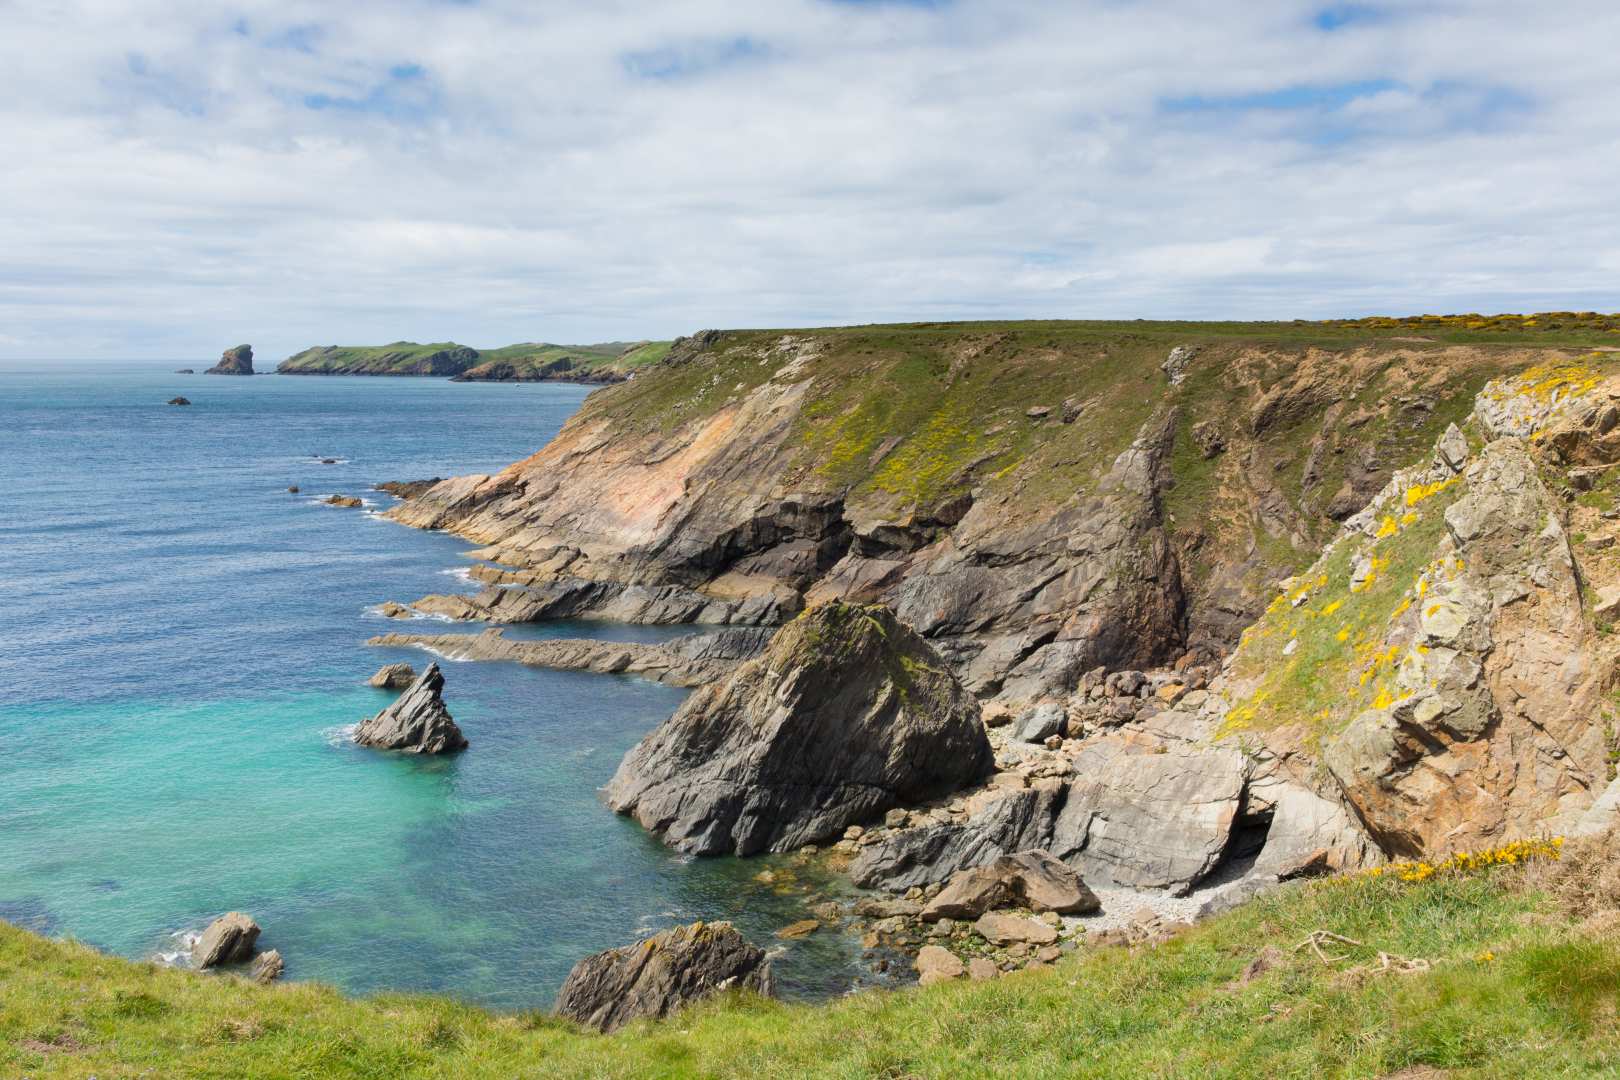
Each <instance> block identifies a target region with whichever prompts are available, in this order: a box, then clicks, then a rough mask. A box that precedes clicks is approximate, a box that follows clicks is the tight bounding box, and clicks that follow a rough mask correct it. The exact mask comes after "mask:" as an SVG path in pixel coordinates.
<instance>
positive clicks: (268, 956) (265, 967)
mask: <svg viewBox="0 0 1620 1080" xmlns="http://www.w3.org/2000/svg"><path fill="white" fill-rule="evenodd" d="M286 967H287V965H286V964H284V963H283V962H282V960H281V954H280V953H279V952H277V951H276V950H275V949H271V950H270V951H269V952H262V953H260V954H259V955H258V956H256V957H254V960H253V968H252V970H251V971H250V972H249V974H251V975H252V976H253V978H255V979H257V980H258V981H259V982H262V983H267V982H275V981H276V980H277V979H279V978H281V973H282V972H283V971H284V970H286Z"/></svg>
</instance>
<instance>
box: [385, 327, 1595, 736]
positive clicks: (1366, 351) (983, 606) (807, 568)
mask: <svg viewBox="0 0 1620 1080" xmlns="http://www.w3.org/2000/svg"><path fill="white" fill-rule="evenodd" d="M1407 329H1408V328H1407V327H1405V326H1404V325H1400V324H1396V325H1394V326H1393V327H1391V328H1389V329H1380V328H1368V327H1364V326H1361V325H1359V324H1347V325H1333V326H1328V325H1321V324H1250V325H1237V324H1152V323H1121V324H1094V323H1013V324H955V325H940V324H920V325H905V326H885V327H855V328H846V329H834V330H812V331H795V332H791V333H782V332H779V331H770V332H766V331H734V332H727V333H720V332H715V331H708V332H705V333H703V334H699V335H696V336H694V337H691V338H686V339H682V340H681V341H679V342H677V343H676V344H675V345H674V347H672V348H671V349H670V351H669V352H668V355H667V356H666V357H665V358H664V359H663V360H662V361H660V362H659V363H658V364H656V365H654V366H652V367H650V368H648V369H646V370H645V371H644V373H643V374H642V375H641V376H639V377H638V378H636V379H635V380H634V381H632V382H629V383H625V384H621V385H618V386H613V387H610V388H607V389H604V390H602V391H600V392H598V393H597V394H594V395H593V396H592V397H591V398H590V399H589V400H588V401H587V402H586V404H585V405H584V407H583V408H582V409H581V411H580V412H579V414H578V415H577V416H576V417H575V418H574V419H573V420H572V421H570V423H569V424H568V425H567V426H566V427H565V428H564V430H563V431H562V432H561V433H560V434H559V435H558V436H557V438H555V439H554V440H552V442H551V443H550V444H549V445H547V446H546V447H544V448H543V449H541V450H540V451H539V452H538V453H536V454H535V455H534V456H533V457H531V458H529V459H526V460H525V461H521V462H518V463H516V464H514V465H512V466H510V467H509V468H507V469H506V470H504V471H502V472H501V473H498V474H496V475H493V476H472V477H460V478H456V479H452V480H448V481H445V482H443V483H441V484H439V485H436V486H435V487H433V488H432V489H430V490H429V491H427V492H426V493H424V494H422V495H420V496H418V497H416V498H413V499H410V500H408V501H407V502H406V503H404V504H403V505H401V506H399V507H396V508H395V509H394V510H393V511H391V516H392V517H394V518H395V520H398V521H401V522H404V523H406V524H411V525H416V526H419V527H424V528H439V529H446V530H450V531H453V532H456V533H458V534H460V535H462V536H465V537H467V538H469V539H471V540H473V541H475V542H476V543H478V544H481V545H483V549H482V551H481V552H480V554H481V555H483V556H484V557H485V558H487V559H488V560H490V561H492V562H494V563H496V564H499V565H498V566H495V567H482V568H480V569H479V570H478V571H477V573H478V574H479V576H480V577H482V578H483V579H484V580H485V581H486V582H488V583H489V584H490V585H492V586H500V587H499V588H491V589H490V590H487V591H486V592H485V593H483V594H480V595H478V596H474V597H470V598H457V599H455V600H454V601H453V602H451V601H448V600H445V599H444V598H437V599H434V600H430V601H429V602H428V607H429V610H441V611H450V610H453V611H454V613H455V614H457V615H460V616H463V617H487V618H490V619H491V621H507V622H515V621H523V620H528V619H539V618H552V617H579V616H587V617H588V616H591V615H597V616H602V617H612V618H620V619H629V620H632V621H643V622H718V623H754V624H774V623H779V622H782V621H785V620H786V619H787V618H789V617H791V616H792V615H793V614H794V613H795V612H797V611H799V610H801V609H802V608H803V607H804V606H805V605H806V604H807V603H812V602H816V601H821V600H827V599H848V600H851V601H855V602H863V603H866V602H881V603H884V604H886V605H888V606H890V607H892V608H893V609H894V610H895V611H896V613H897V614H898V615H899V617H900V619H901V620H902V621H903V622H905V623H907V624H908V625H910V626H912V627H914V628H916V629H917V630H918V631H919V632H920V633H922V634H923V635H924V636H925V637H927V638H928V639H929V640H930V642H931V644H932V645H933V646H934V647H935V648H936V649H938V650H939V651H940V652H941V653H942V655H943V656H944V657H945V658H946V659H947V661H949V662H950V663H951V665H952V666H953V667H954V668H955V670H956V671H957V672H958V674H959V675H960V676H961V677H962V678H963V679H964V681H965V682H966V683H967V685H968V686H969V687H970V688H971V689H972V690H973V691H974V692H976V693H978V694H979V695H981V696H986V697H999V698H1000V699H1001V700H1003V701H1005V702H1008V703H1009V704H1015V703H1017V702H1019V701H1028V700H1035V699H1038V698H1040V697H1042V696H1046V695H1050V694H1053V693H1067V692H1068V691H1069V689H1071V688H1072V687H1073V686H1074V685H1075V682H1076V680H1077V679H1078V677H1079V676H1080V675H1081V674H1082V673H1083V672H1085V671H1088V670H1090V669H1092V668H1094V667H1098V666H1106V667H1109V668H1137V667H1146V666H1151V665H1156V664H1165V663H1177V662H1179V663H1181V664H1182V665H1183V666H1187V665H1189V664H1193V663H1197V662H1207V661H1210V660H1213V659H1215V658H1217V657H1219V656H1221V655H1223V654H1224V653H1225V652H1226V651H1227V650H1229V649H1230V648H1231V647H1232V646H1233V645H1235V644H1236V642H1237V639H1238V635H1239V633H1240V632H1241V631H1242V629H1243V628H1244V627H1245V626H1247V625H1249V624H1250V623H1251V622H1252V621H1253V620H1254V619H1256V618H1257V617H1259V616H1260V615H1261V614H1262V613H1263V612H1264V611H1265V609H1266V606H1267V604H1268V603H1269V602H1270V600H1271V598H1272V595H1273V594H1274V585H1275V582H1276V581H1277V580H1279V579H1281V578H1284V577H1287V576H1289V575H1292V574H1295V573H1298V572H1299V571H1301V570H1303V569H1305V568H1306V567H1308V566H1309V565H1310V564H1311V563H1312V562H1313V561H1314V560H1315V558H1316V556H1317V554H1318V552H1319V551H1320V550H1321V548H1322V546H1323V544H1325V543H1326V542H1327V541H1328V540H1330V539H1331V538H1332V537H1333V536H1334V535H1335V533H1336V532H1337V531H1338V529H1339V527H1340V524H1341V522H1343V521H1344V520H1346V519H1348V518H1350V517H1351V515H1353V514H1354V513H1356V512H1357V511H1358V510H1360V509H1361V508H1362V507H1363V506H1364V505H1365V504H1366V502H1367V501H1368V500H1369V499H1370V498H1372V497H1373V496H1374V495H1375V494H1376V493H1377V492H1378V491H1379V490H1380V489H1381V488H1383V487H1384V486H1385V484H1386V483H1387V481H1388V480H1389V478H1390V476H1391V475H1392V473H1393V471H1394V470H1395V469H1396V468H1398V467H1400V466H1403V465H1405V464H1407V463H1408V462H1410V461H1411V460H1414V459H1415V458H1417V457H1420V456H1422V455H1424V454H1426V453H1427V452H1428V449H1429V447H1430V446H1431V445H1432V444H1433V443H1434V441H1435V439H1437V438H1438V437H1439V436H1440V434H1441V433H1442V432H1443V431H1444V430H1445V429H1446V427H1447V426H1448V425H1449V424H1451V423H1453V422H1455V421H1459V420H1462V419H1464V418H1465V417H1466V416H1467V415H1468V413H1469V411H1470V409H1471V408H1472V406H1473V402H1474V397H1475V394H1476V393H1477V392H1478V391H1479V389H1480V388H1481V387H1482V386H1483V385H1484V383H1485V382H1486V381H1487V380H1488V379H1490V378H1492V377H1495V376H1498V375H1501V374H1504V373H1508V372H1513V371H1517V370H1521V369H1523V368H1525V367H1528V366H1531V365H1532V364H1534V363H1536V362H1538V361H1543V360H1546V359H1548V358H1549V357H1551V358H1553V359H1558V358H1568V357H1570V356H1574V355H1576V352H1575V350H1574V349H1572V348H1571V347H1570V344H1572V343H1573V340H1574V338H1575V337H1579V336H1580V334H1579V333H1576V334H1574V335H1573V337H1572V336H1571V334H1568V333H1563V334H1546V335H1544V337H1543V338H1542V339H1541V340H1542V341H1543V342H1544V343H1543V344H1496V342H1497V341H1499V340H1500V339H1501V334H1500V333H1498V334H1496V336H1490V333H1489V332H1487V331H1483V330H1482V331H1479V332H1478V333H1473V332H1470V331H1467V330H1449V329H1448V331H1447V334H1448V336H1449V337H1450V338H1451V340H1447V341H1440V340H1434V339H1431V338H1414V337H1413V336H1412V335H1411V334H1409V333H1407V334H1403V333H1399V332H1398V331H1403V330H1407ZM1582 333H1584V331H1582ZM1592 333H1600V331H1592ZM435 605H436V606H435Z"/></svg>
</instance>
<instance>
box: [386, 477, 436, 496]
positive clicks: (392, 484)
mask: <svg viewBox="0 0 1620 1080" xmlns="http://www.w3.org/2000/svg"><path fill="white" fill-rule="evenodd" d="M442 483H444V477H442V476H435V477H433V478H432V479H431V480H385V481H383V482H382V483H380V484H378V485H377V486H376V488H374V489H373V490H376V491H381V492H385V493H386V494H389V495H392V496H393V497H394V498H396V499H414V498H416V497H417V496H418V495H425V494H427V492H428V491H430V490H432V488H433V486H434V485H435V484H442Z"/></svg>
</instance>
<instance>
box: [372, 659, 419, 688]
mask: <svg viewBox="0 0 1620 1080" xmlns="http://www.w3.org/2000/svg"><path fill="white" fill-rule="evenodd" d="M415 681H416V669H415V668H413V667H411V665H409V664H384V665H383V666H382V667H380V668H378V669H377V673H376V674H375V675H373V676H372V677H371V678H369V679H367V680H366V685H367V686H375V687H377V688H378V689H379V690H403V689H405V688H406V687H407V686H410V685H411V683H413V682H415Z"/></svg>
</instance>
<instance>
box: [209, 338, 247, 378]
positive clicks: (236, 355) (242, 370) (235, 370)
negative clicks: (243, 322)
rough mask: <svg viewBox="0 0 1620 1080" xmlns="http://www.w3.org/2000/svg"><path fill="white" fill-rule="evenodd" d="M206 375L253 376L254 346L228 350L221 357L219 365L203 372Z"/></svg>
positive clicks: (239, 346)
mask: <svg viewBox="0 0 1620 1080" xmlns="http://www.w3.org/2000/svg"><path fill="white" fill-rule="evenodd" d="M203 374H204V375H251V374H253V346H251V345H238V346H237V347H236V348H234V349H226V350H225V352H224V354H223V355H222V356H220V358H219V363H217V364H215V365H214V366H213V367H211V368H209V369H208V370H207V371H205V372H203Z"/></svg>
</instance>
